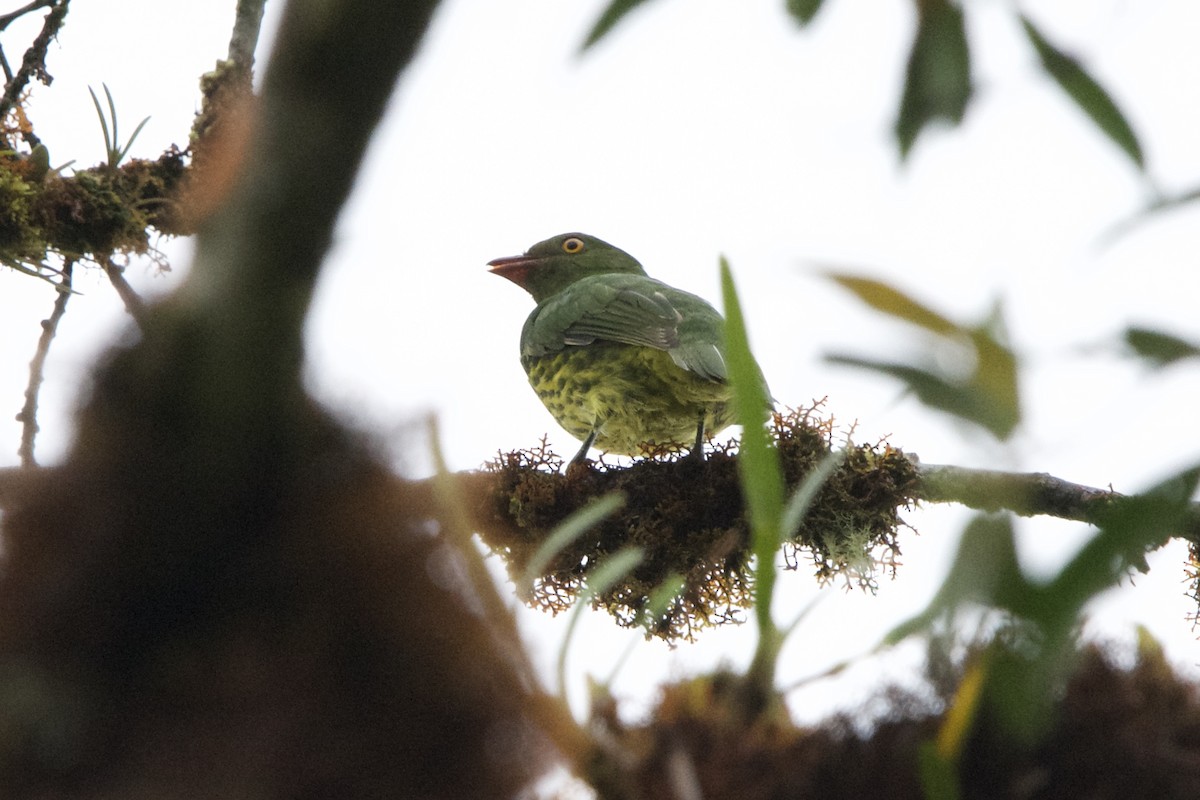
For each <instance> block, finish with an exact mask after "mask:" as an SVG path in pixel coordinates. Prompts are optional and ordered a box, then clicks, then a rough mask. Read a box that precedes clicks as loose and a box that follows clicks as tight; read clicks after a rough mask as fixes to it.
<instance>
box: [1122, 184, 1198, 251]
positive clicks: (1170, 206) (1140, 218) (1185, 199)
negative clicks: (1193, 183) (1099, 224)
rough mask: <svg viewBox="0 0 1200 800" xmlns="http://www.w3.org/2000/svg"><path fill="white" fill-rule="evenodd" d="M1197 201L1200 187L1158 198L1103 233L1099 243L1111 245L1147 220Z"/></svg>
mask: <svg viewBox="0 0 1200 800" xmlns="http://www.w3.org/2000/svg"><path fill="white" fill-rule="evenodd" d="M1197 201H1200V187H1197V188H1195V189H1189V190H1187V191H1185V192H1179V193H1178V194H1172V195H1167V196H1159V197H1157V198H1156V199H1155V200H1153V201H1152V202H1150V203H1148V204H1147V205H1146V207H1145V208H1143V209H1140V210H1139V211H1137V212H1136V213H1134V214H1133V215H1132V216H1130V217H1127V218H1126V219H1123V220H1121V221H1119V222H1117V223H1116V224H1115V225H1113V226H1112V227H1111V228H1109V229H1108V230H1107V231H1105V233H1104V235H1103V236H1101V237H1100V240H1101V243H1102V244H1105V245H1108V244H1112V242H1114V241H1115V240H1117V239H1119V238H1120V237H1122V236H1124V235H1125V234H1127V233H1129V232H1130V231H1131V230H1133V229H1134V228H1136V227H1137V226H1138V225H1141V224H1142V223H1144V222H1146V221H1147V220H1149V219H1151V218H1153V217H1157V216H1158V215H1160V214H1164V213H1168V212H1171V211H1174V210H1176V209H1178V208H1182V207H1183V206H1186V205H1190V204H1192V203H1195V202H1197Z"/></svg>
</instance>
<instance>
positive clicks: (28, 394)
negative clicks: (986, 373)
mask: <svg viewBox="0 0 1200 800" xmlns="http://www.w3.org/2000/svg"><path fill="white" fill-rule="evenodd" d="M74 268H75V262H74V261H72V260H68V261H67V262H66V263H65V264H63V268H62V278H60V279H59V283H58V297H56V298H55V300H54V309H53V310H52V311H51V312H50V316H49V317H47V318H46V319H44V320H42V335H41V337H40V338H39V339H38V345H37V350H36V351H35V352H34V354H33V360H32V361H30V362H29V384H28V385H27V386H26V387H25V405H24V406H23V407H22V408H21V411H20V413H18V414H17V422H20V423H21V447H20V448H19V449H18V450H17V455H19V456H20V458H21V465H22V466H24V467H33V466H37V459H35V458H34V456H33V443H34V440H35V439H36V438H37V434H38V423H37V410H38V392H39V391H40V390H41V388H42V380H43V378H44V376H45V366H46V356H48V355H49V354H50V343H51V342H53V341H54V335H55V334H56V333H57V332H58V323H59V321H60V320H61V319H62V318H63V315H64V314H66V313H67V301H68V300H70V299H71V273H72V271H73V270H74Z"/></svg>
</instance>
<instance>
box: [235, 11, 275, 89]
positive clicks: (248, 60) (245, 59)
mask: <svg viewBox="0 0 1200 800" xmlns="http://www.w3.org/2000/svg"><path fill="white" fill-rule="evenodd" d="M266 4H267V3H266V0H238V4H237V11H236V12H235V17H234V21H233V34H232V35H231V36H230V37H229V60H230V61H232V62H233V63H234V64H236V65H237V66H238V68H239V69H241V70H244V71H245V73H246V74H247V75H249V74H250V72H251V71H252V70H253V69H254V50H255V48H257V47H258V33H259V31H260V30H261V28H262V18H263V7H264V6H265V5H266Z"/></svg>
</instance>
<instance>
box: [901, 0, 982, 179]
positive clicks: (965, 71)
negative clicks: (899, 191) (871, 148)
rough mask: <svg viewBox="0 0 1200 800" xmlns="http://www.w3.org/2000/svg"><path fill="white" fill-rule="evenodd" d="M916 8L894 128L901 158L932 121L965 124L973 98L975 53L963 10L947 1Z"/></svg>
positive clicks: (930, 0) (931, 0)
mask: <svg viewBox="0 0 1200 800" xmlns="http://www.w3.org/2000/svg"><path fill="white" fill-rule="evenodd" d="M917 8H918V9H919V12H920V14H919V18H918V20H917V33H916V36H915V37H914V39H913V44H912V49H911V50H910V51H909V55H908V68H907V70H906V71H905V77H904V94H903V95H902V96H901V98H900V112H899V114H898V115H897V118H896V127H895V134H896V143H897V144H898V145H899V147H900V158H901V159H904V158H906V157H907V156H908V153H909V151H910V150H911V149H912V146H913V144H914V143H915V142H916V140H917V136H918V135H919V134H920V133H921V131H922V129H924V127H925V126H926V125H927V124H929V123H930V122H932V121H933V120H936V119H940V120H944V121H946V122H949V123H951V124H954V125H957V124H958V123H959V122H961V121H962V118H963V114H964V113H966V109H967V102H968V101H969V100H970V99H971V51H970V48H969V47H968V46H967V31H966V22H965V19H964V17H963V11H962V9H961V8H959V7H958V6H956V5H954V4H953V3H951V2H949V0H926V1H925V2H921V3H917Z"/></svg>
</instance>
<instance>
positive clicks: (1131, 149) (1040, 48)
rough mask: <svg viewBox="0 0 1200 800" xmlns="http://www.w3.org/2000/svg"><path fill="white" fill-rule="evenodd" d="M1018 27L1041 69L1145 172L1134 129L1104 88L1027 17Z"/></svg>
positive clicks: (1143, 158) (1022, 17)
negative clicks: (1022, 29)
mask: <svg viewBox="0 0 1200 800" xmlns="http://www.w3.org/2000/svg"><path fill="white" fill-rule="evenodd" d="M1021 25H1022V27H1024V29H1025V35H1026V36H1027V37H1028V38H1029V41H1030V43H1031V44H1033V49H1034V50H1036V51H1037V54H1038V58H1039V59H1041V62H1042V69H1044V70H1045V71H1046V73H1047V74H1048V75H1049V76H1050V77H1051V78H1053V79H1054V81H1055V83H1057V84H1058V85H1059V86H1060V87H1062V89H1063V91H1065V92H1066V93H1067V94H1068V95H1069V96H1070V98H1071V99H1072V100H1074V101H1075V105H1077V106H1079V107H1080V108H1081V109H1083V111H1084V113H1085V114H1087V115H1088V116H1089V117H1091V118H1092V121H1093V122H1095V123H1096V125H1097V127H1099V128H1100V130H1102V131H1103V132H1104V134H1105V135H1106V136H1108V138H1109V139H1111V140H1112V141H1113V142H1114V143H1115V144H1116V145H1117V146H1118V147H1120V148H1121V149H1122V150H1123V151H1124V152H1125V154H1126V155H1127V156H1129V158H1130V160H1131V161H1133V163H1134V164H1136V165H1137V167H1138V169H1142V170H1144V169H1145V168H1146V163H1145V157H1144V156H1143V154H1142V146H1141V144H1140V143H1139V142H1138V138H1137V134H1135V133H1134V132H1133V127H1132V126H1131V125H1130V124H1129V121H1128V120H1126V119H1125V115H1124V114H1122V113H1121V109H1120V108H1118V107H1117V104H1116V103H1115V102H1114V101H1113V99H1112V97H1111V96H1110V95H1109V94H1108V92H1106V91H1105V90H1104V87H1102V86H1101V85H1100V84H1099V83H1097V82H1096V80H1095V79H1094V78H1093V77H1092V76H1091V75H1089V74H1088V73H1087V71H1086V70H1085V69H1084V68H1083V67H1082V66H1081V65H1080V64H1079V62H1078V61H1076V60H1075V59H1074V58H1072V57H1071V56H1069V55H1067V54H1066V53H1064V52H1063V51H1061V50H1059V49H1058V48H1057V47H1055V46H1054V45H1052V44H1051V43H1050V42H1049V41H1047V39H1046V37H1045V36H1043V35H1042V33H1041V31H1039V30H1038V29H1037V27H1036V26H1034V24H1033V22H1031V21H1030V19H1029V18H1028V17H1026V16H1024V15H1022V16H1021Z"/></svg>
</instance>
